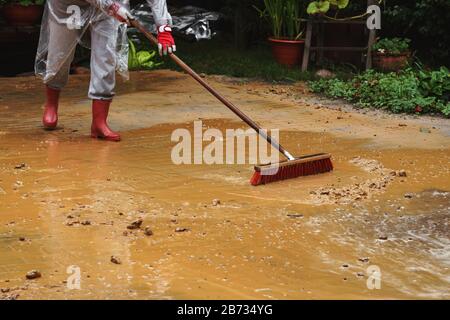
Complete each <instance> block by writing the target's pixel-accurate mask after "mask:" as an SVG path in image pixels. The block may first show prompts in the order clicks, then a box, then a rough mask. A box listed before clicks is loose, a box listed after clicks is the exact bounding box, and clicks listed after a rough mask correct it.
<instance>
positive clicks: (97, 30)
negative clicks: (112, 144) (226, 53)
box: [89, 16, 120, 141]
mask: <svg viewBox="0 0 450 320" xmlns="http://www.w3.org/2000/svg"><path fill="white" fill-rule="evenodd" d="M117 28H118V25H117V22H116V21H115V20H114V19H113V18H111V17H107V16H105V17H104V19H101V20H99V21H95V22H93V23H92V25H91V44H92V52H91V83H90V86H89V98H91V99H92V126H91V136H92V137H93V138H102V139H106V140H111V141H119V140H120V135H119V134H118V133H116V132H114V131H112V130H111V129H110V128H109V127H108V124H107V122H106V120H107V118H108V112H109V106H110V104H111V101H112V99H113V97H114V87H115V85H116V78H115V77H116V74H115V69H116V47H117Z"/></svg>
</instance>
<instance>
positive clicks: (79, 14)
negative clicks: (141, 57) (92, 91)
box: [35, 0, 129, 83]
mask: <svg viewBox="0 0 450 320" xmlns="http://www.w3.org/2000/svg"><path fill="white" fill-rule="evenodd" d="M113 2H114V1H112V0H48V1H47V3H46V6H45V10H44V15H43V17H42V25H41V34H40V39H39V45H38V50H37V55H36V61H35V71H36V74H37V75H39V76H40V77H42V78H43V79H44V82H45V83H48V82H50V81H51V80H52V79H54V78H55V77H57V76H58V75H59V74H60V73H61V72H60V70H63V72H62V73H64V72H66V69H67V70H68V69H69V68H70V63H71V62H72V59H73V57H74V54H75V49H76V46H77V45H78V44H81V45H83V46H84V47H86V48H91V41H90V34H89V32H86V31H88V29H89V28H91V29H92V30H91V31H92V32H95V33H96V34H97V35H100V36H103V37H104V38H105V39H106V38H107V39H108V40H107V41H105V46H104V47H102V48H95V49H97V50H102V51H103V53H105V55H106V56H112V57H114V58H115V59H114V60H115V65H114V66H113V67H114V68H115V69H116V70H117V71H118V72H119V73H120V74H121V75H122V76H123V77H125V78H128V41H127V36H126V31H127V29H126V25H125V24H123V23H120V22H118V21H116V20H115V19H113V18H111V17H109V16H108V15H107V10H108V8H109V7H110V6H111V4H112V3H113ZM117 2H120V3H122V4H124V5H125V6H128V2H129V1H128V0H123V1H117ZM105 21H107V23H104V22H105Z"/></svg>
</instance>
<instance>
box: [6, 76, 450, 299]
mask: <svg viewBox="0 0 450 320" xmlns="http://www.w3.org/2000/svg"><path fill="white" fill-rule="evenodd" d="M208 81H210V82H211V83H212V84H213V85H214V86H215V87H217V88H218V89H219V90H220V91H221V92H224V94H225V95H226V96H227V97H229V98H230V100H232V101H234V102H236V104H238V105H239V106H242V109H243V110H244V111H245V112H247V113H248V114H249V115H253V117H254V118H255V119H256V120H257V121H258V122H259V123H261V124H262V126H263V127H264V128H267V129H271V128H278V129H280V132H281V133H280V136H281V142H282V144H284V145H285V147H287V149H288V150H290V151H291V152H292V153H294V154H295V155H302V154H308V153H317V152H330V153H331V154H332V155H333V163H334V165H335V171H334V172H332V173H327V174H323V175H319V176H311V177H303V178H299V179H294V180H288V181H284V182H280V183H274V184H270V185H266V186H260V187H252V186H250V185H249V182H248V181H249V179H250V177H251V174H252V172H253V168H252V165H251V164H240V165H205V164H203V165H175V164H173V162H172V161H171V150H172V148H173V146H174V145H175V144H176V143H175V142H172V141H171V135H172V133H173V131H174V130H176V129H179V128H186V129H188V130H189V131H191V132H192V130H193V121H194V120H202V121H203V125H204V127H205V129H206V128H217V129H220V130H221V131H222V132H224V131H225V129H237V128H242V129H246V127H245V125H243V124H242V123H240V122H239V121H237V120H236V118H235V116H234V115H233V114H232V113H231V112H230V111H228V110H227V109H226V108H225V107H223V106H222V105H221V104H220V103H218V102H217V101H215V100H214V98H213V97H211V96H209V95H208V94H207V93H205V92H204V91H203V89H202V88H201V87H199V86H198V85H197V84H195V83H194V82H193V81H192V80H190V78H189V77H188V76H187V75H184V74H181V73H176V72H172V71H155V72H150V73H149V72H135V73H132V75H131V81H129V82H126V83H123V82H120V83H119V85H118V89H117V97H116V99H115V100H114V103H113V105H112V108H111V116H110V123H111V127H112V128H114V129H117V130H120V131H121V133H122V138H123V141H122V142H120V143H112V142H105V141H98V140H93V139H91V138H90V137H89V128H90V101H89V100H88V99H87V98H86V91H87V85H88V77H87V76H84V75H79V76H73V77H71V79H70V83H69V86H68V88H67V89H66V90H65V91H64V92H63V94H62V101H61V105H60V121H59V127H58V129H57V130H55V131H45V130H43V128H42V125H41V122H40V117H41V113H42V106H43V101H44V96H43V92H42V91H43V90H42V85H41V84H40V82H39V80H37V79H34V78H14V79H6V78H3V79H0V88H1V89H0V290H1V291H0V298H4V299H8V298H9V299H15V298H18V299H33V298H37V299H60V298H75V299H78V298H88V299H91V298H92V299H119V298H121V299H123V298H124V299H135V298H141V299H182V298H186V299H197V298H226V299H229V298H234V299H246V298H258V299H266V298H268V299H269V298H276V299H317V298H325V299H340V298H342V299H350V298H354V299H370V298H389V299H390V298H394V299H395V298H407V299H408V298H445V299H449V298H450V270H449V268H450V232H449V222H450V166H449V163H450V137H449V135H448V132H450V130H449V128H450V123H449V122H450V121H449V120H447V119H439V118H429V117H424V118H417V117H414V116H395V115H387V114H384V113H381V112H368V113H365V112H364V113H361V112H356V111H352V110H349V109H346V108H344V107H342V108H341V107H339V106H338V105H335V106H331V105H327V104H330V103H329V102H324V101H321V100H318V98H317V97H315V96H312V95H310V94H308V93H306V92H305V90H304V87H303V86H302V85H301V84H295V85H294V86H291V87H289V86H283V85H279V86H273V85H270V84H264V83H258V82H251V81H250V82H248V81H240V80H236V79H228V78H224V77H212V76H211V77H208ZM335 103H336V102H335ZM138 219H142V220H143V222H142V225H141V226H140V227H139V228H134V227H133V225H132V223H133V222H134V221H136V220H138ZM145 230H147V232H145ZM149 230H151V232H149ZM112 256H114V257H116V258H118V260H120V261H116V260H114V259H111V257H112ZM111 260H114V261H115V262H120V264H117V263H113V262H112V261H111ZM373 267H376V268H378V269H379V270H380V272H381V288H380V289H373V290H372V289H369V287H370V286H369V287H368V285H367V284H368V282H369V283H371V279H370V278H369V277H370V272H369V270H373ZM77 268H79V269H77ZM371 268H372V269H371ZM31 270H39V271H40V273H41V275H42V276H41V277H40V278H37V279H33V280H27V279H26V277H25V276H26V274H27V272H29V271H31ZM73 270H79V271H80V278H81V282H80V289H76V288H74V287H73V281H72V280H73V279H74V278H73V277H71V276H72V275H73ZM368 280H369V281H368Z"/></svg>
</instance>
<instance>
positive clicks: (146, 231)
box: [144, 227, 153, 237]
mask: <svg viewBox="0 0 450 320" xmlns="http://www.w3.org/2000/svg"><path fill="white" fill-rule="evenodd" d="M144 234H145V235H146V236H147V237H150V236H152V235H153V231H152V229H150V227H145V229H144Z"/></svg>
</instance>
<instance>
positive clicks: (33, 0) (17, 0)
mask: <svg viewBox="0 0 450 320" xmlns="http://www.w3.org/2000/svg"><path fill="white" fill-rule="evenodd" d="M44 2H45V0H0V5H5V4H20V5H21V6H25V7H26V6H31V5H33V4H38V5H43V4H44Z"/></svg>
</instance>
